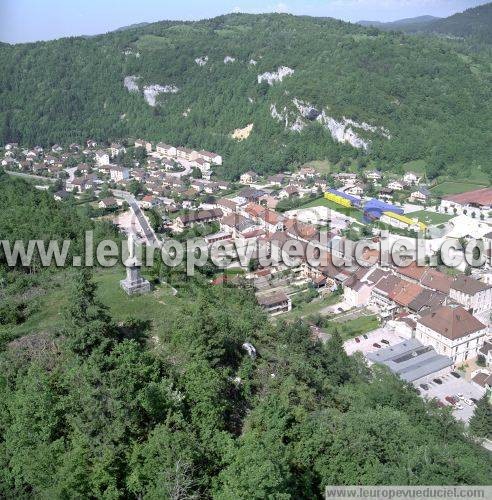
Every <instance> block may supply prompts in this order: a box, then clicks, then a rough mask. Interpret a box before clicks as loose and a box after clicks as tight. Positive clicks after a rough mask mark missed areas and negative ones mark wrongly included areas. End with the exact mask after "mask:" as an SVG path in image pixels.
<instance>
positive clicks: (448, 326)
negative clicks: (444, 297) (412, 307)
mask: <svg viewBox="0 0 492 500" xmlns="http://www.w3.org/2000/svg"><path fill="white" fill-rule="evenodd" d="M487 332H488V328H487V326H485V325H484V324H483V323H481V322H480V321H478V319H477V318H475V317H474V316H472V315H471V314H470V313H469V312H468V311H467V310H466V309H464V308H463V307H461V306H441V307H440V308H439V309H437V310H435V311H432V312H430V313H428V314H426V315H425V316H423V317H422V318H420V319H419V320H417V326H416V330H415V338H416V339H418V340H420V341H421V342H422V343H423V344H424V345H428V346H432V347H433V348H434V349H435V350H436V351H437V352H438V353H439V354H442V355H444V356H449V357H450V358H452V360H453V361H454V362H455V363H461V362H464V361H466V360H467V359H468V358H474V357H476V355H477V354H478V350H479V349H480V347H481V346H482V344H483V340H484V338H485V335H486V334H487Z"/></svg>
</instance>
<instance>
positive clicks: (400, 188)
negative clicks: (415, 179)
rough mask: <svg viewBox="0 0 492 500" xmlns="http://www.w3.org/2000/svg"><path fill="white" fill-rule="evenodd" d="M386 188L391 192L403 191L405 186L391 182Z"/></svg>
mask: <svg viewBox="0 0 492 500" xmlns="http://www.w3.org/2000/svg"><path fill="white" fill-rule="evenodd" d="M387 187H388V189H392V190H393V191H403V190H404V189H405V185H404V184H403V182H400V181H391V182H390V183H389V184H388V186H387Z"/></svg>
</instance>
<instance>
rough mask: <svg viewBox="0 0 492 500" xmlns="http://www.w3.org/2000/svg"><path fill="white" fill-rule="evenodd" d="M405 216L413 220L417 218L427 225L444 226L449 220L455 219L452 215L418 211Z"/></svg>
mask: <svg viewBox="0 0 492 500" xmlns="http://www.w3.org/2000/svg"><path fill="white" fill-rule="evenodd" d="M405 215H406V216H407V217H410V218H412V219H413V218H415V217H416V218H417V219H418V220H419V221H420V222H423V223H424V224H427V225H437V224H444V223H445V222H447V221H448V220H449V219H452V218H453V216H452V215H448V214H441V213H436V212H428V211H427V210H418V211H417V212H410V213H409V214H405Z"/></svg>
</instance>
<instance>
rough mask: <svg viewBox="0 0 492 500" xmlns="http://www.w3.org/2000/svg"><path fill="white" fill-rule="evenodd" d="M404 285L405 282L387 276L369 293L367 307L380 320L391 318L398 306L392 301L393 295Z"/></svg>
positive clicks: (395, 277)
mask: <svg viewBox="0 0 492 500" xmlns="http://www.w3.org/2000/svg"><path fill="white" fill-rule="evenodd" d="M404 285H405V282H404V281H403V280H402V279H400V278H398V277H397V276H394V275H391V274H390V275H388V276H386V277H384V278H382V279H381V280H379V281H378V283H377V284H376V285H374V288H373V289H372V292H371V298H370V300H369V305H370V306H371V308H373V309H375V310H376V311H377V312H378V314H379V315H380V316H381V317H382V318H390V317H392V316H393V315H394V314H395V312H396V310H397V309H398V304H396V302H394V300H393V299H392V296H393V293H394V292H395V290H397V289H398V288H401V287H403V286H404Z"/></svg>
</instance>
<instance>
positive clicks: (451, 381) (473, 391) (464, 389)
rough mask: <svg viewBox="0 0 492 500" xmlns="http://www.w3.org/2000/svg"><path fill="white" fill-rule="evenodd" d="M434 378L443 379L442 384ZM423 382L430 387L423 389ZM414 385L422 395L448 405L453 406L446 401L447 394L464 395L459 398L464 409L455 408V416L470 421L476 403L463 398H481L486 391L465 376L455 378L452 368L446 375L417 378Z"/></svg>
mask: <svg viewBox="0 0 492 500" xmlns="http://www.w3.org/2000/svg"><path fill="white" fill-rule="evenodd" d="M434 378H438V379H440V380H442V384H437V383H436V382H434V381H433V379H434ZM421 384H426V385H427V386H428V387H429V389H428V390H425V389H423V388H422V387H421ZM414 386H415V387H416V388H417V389H418V390H419V391H420V395H421V396H422V397H425V398H427V399H433V398H437V399H438V400H439V401H441V402H442V403H443V404H445V405H446V406H451V404H450V403H449V402H448V401H446V399H445V398H446V396H457V395H458V394H460V395H462V396H463V398H458V399H460V401H459V404H460V405H461V406H462V409H459V408H455V409H454V410H453V415H454V417H455V418H457V419H460V420H462V421H463V422H468V420H470V417H471V416H472V415H473V412H474V411H475V405H474V404H471V405H469V404H467V403H466V402H465V401H463V399H466V400H470V398H474V399H476V400H479V399H480V398H481V397H482V396H483V394H484V392H485V390H484V389H482V388H481V387H478V386H477V385H475V384H473V383H471V382H467V381H466V380H465V379H464V378H463V377H461V378H455V377H454V376H453V375H451V370H449V372H448V373H446V374H445V375H442V374H440V375H439V376H437V375H428V376H427V377H424V378H422V379H419V380H416V381H415V382H414ZM469 402H470V401H469Z"/></svg>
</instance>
